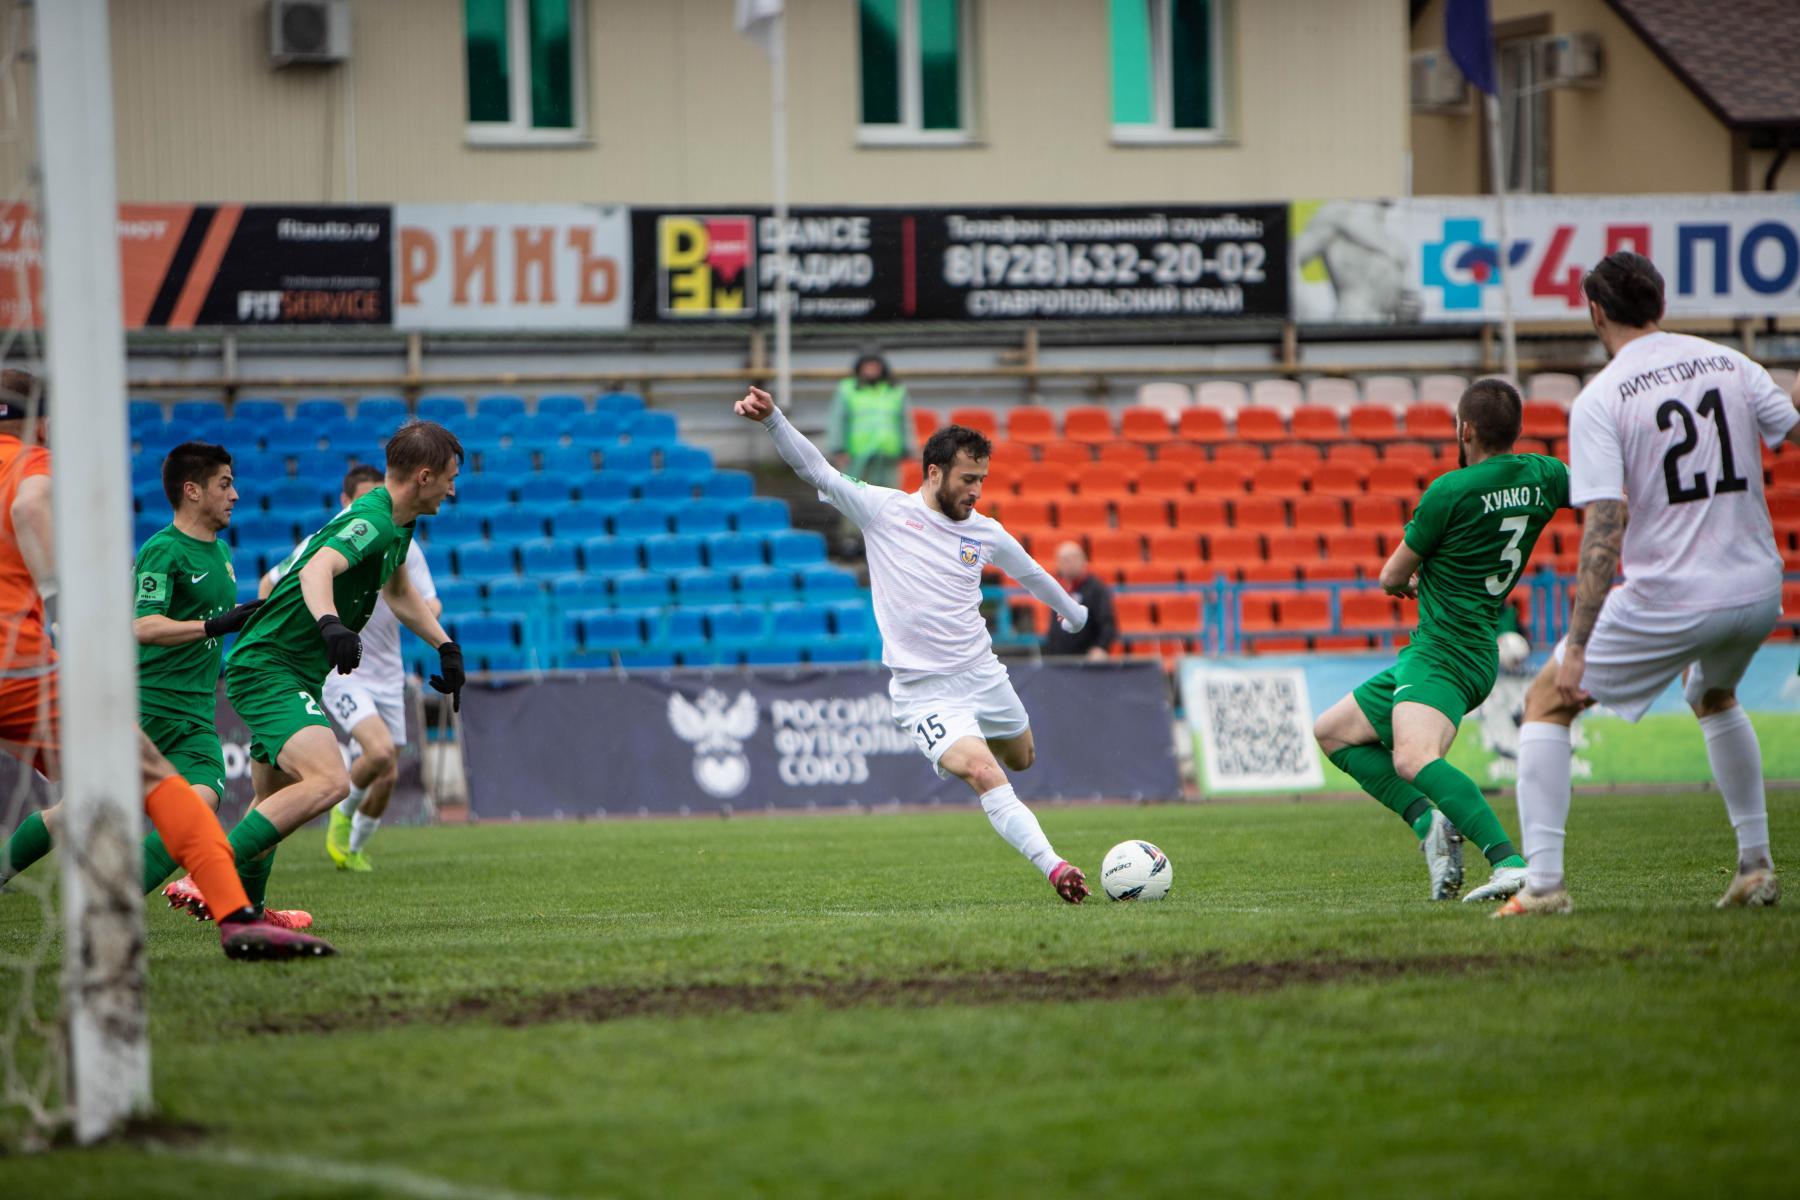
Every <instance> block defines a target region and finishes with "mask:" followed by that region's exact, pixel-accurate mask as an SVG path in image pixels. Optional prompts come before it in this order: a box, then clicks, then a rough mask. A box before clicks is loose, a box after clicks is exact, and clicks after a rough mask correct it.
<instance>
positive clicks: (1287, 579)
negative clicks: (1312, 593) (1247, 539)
mask: <svg viewBox="0 0 1800 1200" xmlns="http://www.w3.org/2000/svg"><path fill="white" fill-rule="evenodd" d="M1238 577H1239V578H1240V579H1242V580H1243V581H1244V582H1245V583H1279V584H1283V585H1286V586H1288V587H1292V586H1293V585H1294V580H1295V578H1296V577H1297V576H1296V572H1295V570H1294V564H1293V563H1286V562H1269V561H1267V560H1266V559H1265V560H1261V561H1257V562H1247V563H1245V564H1244V565H1243V569H1242V570H1241V571H1239V572H1238Z"/></svg>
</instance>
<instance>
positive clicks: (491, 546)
mask: <svg viewBox="0 0 1800 1200" xmlns="http://www.w3.org/2000/svg"><path fill="white" fill-rule="evenodd" d="M456 573H457V574H458V575H461V576H462V577H463V578H464V579H473V580H475V581H476V582H478V583H485V582H486V581H488V580H490V579H500V578H503V577H504V576H507V575H515V574H517V573H518V572H517V570H516V568H515V567H514V566H513V552H512V547H511V546H510V545H501V544H500V543H498V542H471V543H469V544H468V545H464V546H458V547H457V548H456Z"/></svg>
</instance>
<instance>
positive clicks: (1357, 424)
mask: <svg viewBox="0 0 1800 1200" xmlns="http://www.w3.org/2000/svg"><path fill="white" fill-rule="evenodd" d="M1347 425H1348V427H1349V430H1350V436H1351V437H1353V438H1356V439H1357V440H1359V441H1364V442H1391V441H1394V440H1395V439H1396V438H1398V437H1399V436H1400V422H1399V421H1397V420H1396V419H1395V417H1394V410H1393V409H1391V408H1389V407H1387V406H1386V405H1376V404H1364V405H1360V406H1359V407H1356V408H1353V409H1351V410H1350V417H1349V420H1348V422H1347Z"/></svg>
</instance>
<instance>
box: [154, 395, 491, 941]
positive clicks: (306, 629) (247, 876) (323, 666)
mask: <svg viewBox="0 0 1800 1200" xmlns="http://www.w3.org/2000/svg"><path fill="white" fill-rule="evenodd" d="M462 454H463V450H462V444H461V443H460V442H458V441H457V440H456V437H455V435H454V434H452V433H451V432H450V431H449V430H447V429H445V428H444V427H443V426H442V425H437V424H434V423H432V422H430V421H411V422H408V423H407V424H405V425H403V426H401V427H400V429H399V430H398V431H397V432H396V433H395V434H394V436H393V437H392V438H390V439H389V440H388V444H387V474H386V478H385V482H384V484H383V486H381V487H378V488H375V489H374V490H373V491H370V492H369V493H368V494H366V495H364V496H363V497H362V498H361V499H359V500H357V501H356V502H355V503H353V504H352V505H350V507H349V508H346V509H345V510H344V511H342V512H340V513H338V514H337V515H336V516H335V517H333V518H332V519H331V520H330V521H328V522H327V523H326V524H325V527H324V528H323V529H321V530H319V532H317V533H315V534H314V535H313V536H312V537H311V538H309V539H308V540H307V543H306V546H305V547H304V549H303V550H302V552H301V553H300V555H299V556H298V557H297V558H296V559H295V561H294V565H293V567H292V569H290V571H289V572H288V574H286V575H285V576H283V577H282V579H281V581H280V582H279V583H277V584H276V585H275V588H274V590H273V591H271V592H270V593H269V596H268V599H267V600H266V601H264V602H263V605H262V607H261V608H259V609H257V610H256V612H255V613H253V614H252V615H251V617H250V620H249V621H248V623H246V624H245V626H244V630H243V632H242V634H240V635H239V637H238V642H237V646H236V648H235V649H233V651H232V654H231V663H230V665H229V666H228V667H227V669H226V672H225V694H226V695H227V696H228V697H229V698H230V700H231V705H232V707H233V708H235V709H236V710H237V712H238V715H239V716H240V717H242V718H243V719H244V723H245V724H246V725H248V726H249V727H250V758H251V766H250V770H251V778H252V780H253V781H254V783H255V786H256V804H255V806H254V807H253V808H252V809H251V810H250V811H249V812H248V813H246V814H245V816H244V819H243V820H242V821H239V822H238V824H237V826H236V827H235V828H234V829H232V831H231V836H230V840H231V847H232V851H233V854H234V856H235V858H236V860H237V866H238V873H239V875H240V876H241V877H242V878H243V881H244V890H245V891H246V892H248V893H249V895H250V900H251V903H252V904H255V905H260V904H261V903H262V898H263V895H264V894H265V892H266V891H267V888H268V880H269V872H270V870H271V869H272V867H273V858H274V849H275V846H276V845H277V844H278V843H279V842H280V841H281V839H282V838H284V837H286V836H287V835H288V834H290V833H292V832H293V831H294V830H296V829H298V828H299V827H300V826H302V825H304V824H306V823H307V822H308V821H310V820H312V819H313V818H314V817H316V816H319V815H321V814H323V813H324V812H325V811H326V810H328V809H329V808H331V806H332V805H334V804H337V803H339V802H340V801H342V800H343V799H344V797H345V796H348V795H349V794H350V776H349V774H348V773H347V772H346V770H345V768H344V758H343V754H342V752H341V751H340V750H339V749H338V741H337V735H336V734H335V733H334V732H333V731H332V727H331V720H330V718H329V717H327V716H326V715H325V709H324V707H323V704H322V702H321V697H320V691H321V689H322V686H323V684H324V681H325V677H326V675H327V674H328V673H330V672H331V671H333V670H335V671H337V672H338V673H340V674H344V675H348V674H349V673H350V672H352V671H354V670H355V669H356V666H357V664H358V663H359V662H360V661H361V659H362V640H361V638H360V637H358V635H357V631H358V630H360V629H361V628H362V627H363V624H364V623H365V622H366V621H367V620H368V619H369V615H370V614H371V613H372V612H373V611H374V609H375V601H376V598H377V597H383V598H385V599H386V600H387V602H388V607H389V608H391V609H392V610H393V612H394V615H395V616H396V617H398V618H399V619H400V622H401V624H403V625H405V626H406V627H407V628H408V629H411V630H412V631H413V632H414V633H416V634H418V635H419V637H421V638H423V639H424V640H425V642H426V643H427V644H428V645H431V646H434V647H436V648H437V652H438V663H439V673H438V674H437V675H434V676H432V678H431V679H430V681H429V682H430V684H431V686H432V687H434V688H436V689H437V690H438V691H440V692H443V693H445V694H446V695H449V696H451V697H452V702H453V703H455V704H458V705H460V702H461V694H462V685H463V664H462V650H461V648H459V647H458V646H457V645H456V643H455V642H452V641H451V640H450V638H449V636H448V635H447V634H446V633H445V632H444V630H443V627H442V626H440V625H439V624H438V622H437V618H436V617H434V616H433V615H432V613H431V610H430V608H429V607H427V606H426V603H425V601H424V599H423V598H422V597H420V595H419V594H418V592H417V591H416V590H415V589H414V588H413V587H412V585H411V582H410V580H409V579H408V577H407V573H406V572H405V571H404V570H402V569H400V568H401V565H402V564H403V563H404V562H405V561H406V551H407V547H408V546H410V545H411V544H412V536H413V522H414V521H415V520H417V519H418V518H419V517H421V516H429V515H431V514H433V513H436V512H437V510H438V506H439V505H441V504H442V503H443V502H444V501H445V500H446V499H448V498H449V497H450V496H451V495H452V494H453V493H454V491H455V482H456V474H457V470H458V468H459V466H460V463H461V460H462ZM186 884H187V881H186V880H181V881H179V882H177V883H174V884H171V885H170V886H169V887H168V888H167V889H165V890H164V895H165V896H167V897H168V898H169V902H170V903H171V904H172V905H178V906H179V905H186V907H187V908H188V910H189V911H190V912H192V913H193V914H194V915H195V916H197V917H201V918H206V917H208V916H210V915H211V914H210V913H208V912H207V910H206V906H205V904H204V902H203V901H201V900H200V898H199V896H198V894H197V892H196V891H195V889H193V888H191V887H187V886H186Z"/></svg>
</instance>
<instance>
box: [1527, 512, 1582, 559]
mask: <svg viewBox="0 0 1800 1200" xmlns="http://www.w3.org/2000/svg"><path fill="white" fill-rule="evenodd" d="M1579 512H1580V510H1579V509H1573V508H1559V509H1557V510H1556V513H1555V515H1553V516H1552V517H1551V518H1550V520H1549V522H1548V523H1547V524H1545V526H1544V532H1543V533H1541V534H1539V535H1538V545H1539V546H1541V547H1543V548H1544V549H1546V550H1550V551H1552V552H1555V551H1557V550H1572V549H1574V548H1575V547H1577V546H1579V545H1580V544H1581V517H1580V516H1579Z"/></svg>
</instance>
